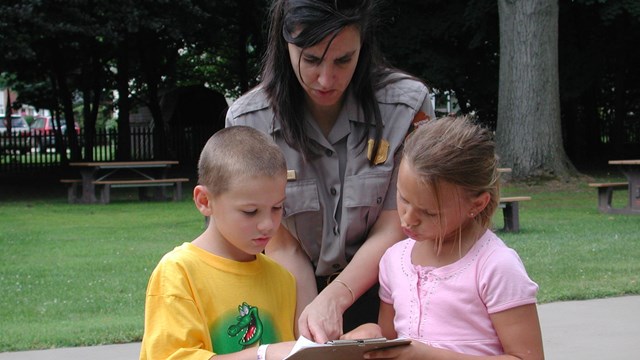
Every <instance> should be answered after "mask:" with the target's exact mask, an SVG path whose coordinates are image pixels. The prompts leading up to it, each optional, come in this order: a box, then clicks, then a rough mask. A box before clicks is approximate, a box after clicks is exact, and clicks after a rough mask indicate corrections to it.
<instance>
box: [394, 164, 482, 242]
mask: <svg viewBox="0 0 640 360" xmlns="http://www.w3.org/2000/svg"><path fill="white" fill-rule="evenodd" d="M463 194H464V191H463V190H462V189H461V188H460V187H459V186H457V185H453V184H451V183H448V182H446V181H441V182H440V183H439V189H438V193H437V194H436V193H435V189H434V188H433V187H431V186H427V185H425V184H423V183H421V182H420V181H419V180H418V175H417V174H416V173H415V171H414V169H413V168H412V167H411V166H409V165H408V162H407V161H406V160H403V161H402V162H401V163H400V169H399V171H398V192H397V200H398V214H399V215H400V222H401V225H402V229H403V231H404V233H405V234H406V235H407V236H408V237H410V238H412V239H414V240H417V241H437V239H438V238H440V237H441V236H442V237H443V238H444V239H443V240H444V242H448V241H452V240H455V239H457V238H458V235H457V234H458V230H459V229H460V228H461V227H462V229H465V228H466V227H467V225H468V224H469V223H470V222H472V219H473V212H472V211H473V210H472V209H473V208H474V203H473V202H472V201H471V200H470V199H467V197H465V196H463ZM438 199H440V205H439V204H438ZM476 215H477V214H476Z"/></svg>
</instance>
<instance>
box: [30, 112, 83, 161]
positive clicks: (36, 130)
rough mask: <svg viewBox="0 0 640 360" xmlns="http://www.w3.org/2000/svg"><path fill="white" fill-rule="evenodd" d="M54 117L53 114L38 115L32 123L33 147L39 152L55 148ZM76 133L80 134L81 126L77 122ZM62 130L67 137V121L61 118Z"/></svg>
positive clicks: (64, 136)
mask: <svg viewBox="0 0 640 360" xmlns="http://www.w3.org/2000/svg"><path fill="white" fill-rule="evenodd" d="M53 122H54V119H53V117H51V116H37V117H36V118H35V119H34V121H33V123H32V124H31V141H32V144H33V148H34V149H35V150H36V151H37V152H39V153H45V152H46V151H47V149H50V148H54V147H55V145H56V136H55V130H54V124H53ZM75 129H76V134H78V136H79V135H80V126H78V123H76V124H75ZM60 132H61V133H62V136H63V138H65V139H66V134H67V122H66V120H65V119H60Z"/></svg>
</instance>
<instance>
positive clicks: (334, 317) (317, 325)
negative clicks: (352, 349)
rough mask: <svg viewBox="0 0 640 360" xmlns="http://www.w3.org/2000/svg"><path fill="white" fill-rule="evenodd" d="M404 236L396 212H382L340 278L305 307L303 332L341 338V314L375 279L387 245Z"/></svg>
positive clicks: (319, 337)
mask: <svg viewBox="0 0 640 360" xmlns="http://www.w3.org/2000/svg"><path fill="white" fill-rule="evenodd" d="M404 238H405V236H404V234H403V232H402V229H401V227H400V218H399V217H398V213H397V211H396V210H385V211H383V212H382V213H381V214H380V216H379V217H378V220H377V221H376V223H375V224H374V226H373V227H372V229H371V231H370V232H369V237H368V238H367V240H366V241H365V242H364V243H363V244H362V246H361V247H360V249H358V251H357V252H356V254H355V256H354V257H353V259H352V260H351V261H350V262H349V264H348V265H347V267H346V268H345V269H344V270H343V271H342V272H341V273H340V275H339V276H338V277H337V280H340V281H335V280H334V281H333V282H332V283H331V284H330V285H329V286H327V287H326V288H325V289H324V290H323V291H322V292H321V293H320V294H319V295H318V296H317V297H316V298H315V299H314V300H313V301H312V302H311V304H309V306H307V307H306V308H305V310H304V311H303V313H302V315H301V318H300V321H299V325H300V333H301V334H302V335H305V328H306V329H308V332H307V334H309V335H310V336H311V337H310V339H313V340H314V341H315V342H319V343H322V342H326V341H327V340H333V339H338V338H339V337H340V335H342V314H343V313H344V312H345V310H346V309H347V308H348V307H349V306H351V305H352V304H353V300H354V299H357V298H359V297H360V296H361V295H362V294H363V293H365V292H366V291H367V290H368V289H369V288H371V286H372V285H373V284H374V283H375V282H376V280H377V279H378V263H379V262H380V258H381V257H382V255H383V254H384V252H385V251H386V250H387V248H389V246H391V245H393V244H394V243H396V242H398V241H399V240H402V239H404ZM345 284H346V286H345ZM347 287H348V288H347ZM349 289H350V290H349ZM352 293H353V297H352ZM305 336H307V335H305Z"/></svg>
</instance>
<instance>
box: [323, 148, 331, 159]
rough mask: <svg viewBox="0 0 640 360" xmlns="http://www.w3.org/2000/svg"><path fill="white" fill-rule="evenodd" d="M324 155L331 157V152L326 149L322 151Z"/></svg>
mask: <svg viewBox="0 0 640 360" xmlns="http://www.w3.org/2000/svg"><path fill="white" fill-rule="evenodd" d="M324 154H325V155H327V156H329V157H331V156H332V155H333V151H331V150H329V149H327V150H325V151H324Z"/></svg>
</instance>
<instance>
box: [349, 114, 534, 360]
mask: <svg viewBox="0 0 640 360" xmlns="http://www.w3.org/2000/svg"><path fill="white" fill-rule="evenodd" d="M496 163H497V156H496V155H495V149H494V142H493V141H492V136H491V133H490V132H489V131H488V130H486V129H483V128H481V127H480V126H478V125H475V124H473V123H472V122H471V121H470V120H469V119H467V118H464V117H460V118H452V117H449V118H443V119H439V120H434V121H431V122H427V123H426V124H423V125H421V126H419V127H418V129H416V130H415V131H414V132H413V133H412V134H411V135H410V136H409V137H408V139H407V141H406V143H405V148H404V153H403V158H402V162H401V164H400V169H399V174H398V193H397V198H398V199H397V202H398V213H399V215H400V220H401V223H402V228H403V230H404V232H405V234H406V235H407V236H408V237H409V239H406V240H404V241H402V242H400V243H397V244H396V245H394V246H392V247H391V248H389V249H388V250H387V251H386V253H385V254H384V256H383V257H382V260H381V261H380V274H379V278H380V299H381V303H380V312H379V318H378V325H376V324H366V325H363V326H361V327H359V328H357V329H356V330H354V331H353V332H351V333H349V334H347V335H345V336H344V337H345V338H351V339H353V338H363V337H371V336H380V335H382V336H384V337H386V338H389V339H393V338H397V337H405V338H411V339H414V340H416V341H413V342H412V343H411V345H408V346H403V347H397V348H392V349H387V350H381V351H374V352H369V353H367V354H366V358H370V359H383V358H394V359H414V358H421V359H466V358H485V357H487V358H488V357H491V358H502V359H543V358H544V354H543V349H542V336H541V331H540V324H539V321H538V313H537V309H536V294H537V290H538V286H537V285H536V283H534V282H533V281H532V280H531V279H530V278H529V276H528V275H527V272H526V270H525V268H524V265H523V264H522V261H521V260H520V258H519V256H518V254H517V253H516V252H515V251H514V250H513V249H510V248H508V247H507V246H506V245H505V244H504V243H503V242H502V240H500V239H499V238H498V237H497V236H496V235H495V234H494V233H493V232H492V231H491V230H489V229H488V228H489V226H490V222H491V217H492V215H493V213H494V211H495V210H496V208H497V206H498V202H499V189H498V181H499V179H498V172H497V168H496Z"/></svg>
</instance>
